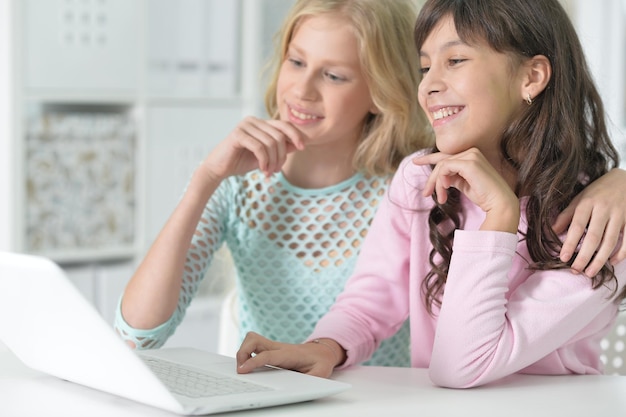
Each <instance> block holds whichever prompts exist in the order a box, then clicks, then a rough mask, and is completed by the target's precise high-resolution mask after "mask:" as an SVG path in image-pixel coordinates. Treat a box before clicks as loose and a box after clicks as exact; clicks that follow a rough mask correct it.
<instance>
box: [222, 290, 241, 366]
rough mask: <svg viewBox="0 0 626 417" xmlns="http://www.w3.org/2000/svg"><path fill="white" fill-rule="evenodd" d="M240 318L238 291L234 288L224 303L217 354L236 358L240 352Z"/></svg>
mask: <svg viewBox="0 0 626 417" xmlns="http://www.w3.org/2000/svg"><path fill="white" fill-rule="evenodd" d="M240 343H241V341H240V340H239V316H238V314H237V291H236V288H235V287H233V288H232V289H231V290H230V291H229V292H228V294H226V296H225V297H224V300H223V301H222V308H221V311H220V321H219V337H218V346H217V352H218V353H220V354H222V355H226V356H232V357H234V356H235V354H236V353H237V350H239V345H240Z"/></svg>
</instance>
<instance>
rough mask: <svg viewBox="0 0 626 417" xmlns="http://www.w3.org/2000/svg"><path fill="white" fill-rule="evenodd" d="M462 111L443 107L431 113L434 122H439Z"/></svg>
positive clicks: (457, 108)
mask: <svg viewBox="0 0 626 417" xmlns="http://www.w3.org/2000/svg"><path fill="white" fill-rule="evenodd" d="M462 109H463V107H444V108H442V109H439V110H437V111H435V112H433V113H432V115H433V119H434V120H441V119H443V118H446V117H449V116H452V115H453V114H457V113H458V112H460V111H461V110H462Z"/></svg>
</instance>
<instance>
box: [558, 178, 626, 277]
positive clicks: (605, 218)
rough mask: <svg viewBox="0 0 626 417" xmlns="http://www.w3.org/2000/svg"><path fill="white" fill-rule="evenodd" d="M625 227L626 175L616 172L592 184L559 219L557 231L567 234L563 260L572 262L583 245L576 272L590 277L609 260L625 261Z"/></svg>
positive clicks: (575, 268) (562, 253)
mask: <svg viewBox="0 0 626 417" xmlns="http://www.w3.org/2000/svg"><path fill="white" fill-rule="evenodd" d="M625 225H626V171H624V170H622V169H613V170H611V171H609V172H608V173H607V174H605V175H604V176H602V177H600V178H598V179H597V180H596V181H594V182H592V183H591V184H589V185H588V186H587V187H586V188H585V189H584V190H583V191H582V192H581V193H580V194H578V195H577V196H576V198H574V200H572V202H571V203H570V205H569V206H567V208H566V209H565V210H563V212H561V213H560V214H559V216H558V217H557V218H556V221H555V222H554V225H553V229H554V231H555V232H556V233H562V232H564V231H565V230H567V236H566V238H565V241H564V242H563V247H562V248H561V254H560V258H561V260H562V261H563V262H567V261H569V260H570V259H571V258H572V256H573V254H574V251H575V250H576V248H577V247H578V245H579V244H580V249H579V251H578V254H577V255H576V258H575V259H574V262H573V263H572V269H573V270H574V271H578V272H583V271H584V273H585V274H586V275H587V276H590V277H592V276H595V275H596V274H597V273H598V272H599V271H600V269H601V268H602V266H603V265H604V264H605V263H606V261H607V260H609V257H610V262H611V264H613V265H615V264H616V263H618V262H620V261H623V260H624V259H626V241H625V240H624V226H625ZM568 226H569V228H568ZM583 236H584V238H583ZM581 240H582V242H581Z"/></svg>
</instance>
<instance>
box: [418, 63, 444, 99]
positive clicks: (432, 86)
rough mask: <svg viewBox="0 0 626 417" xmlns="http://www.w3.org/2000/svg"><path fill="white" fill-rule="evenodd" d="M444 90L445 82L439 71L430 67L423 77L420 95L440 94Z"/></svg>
mask: <svg viewBox="0 0 626 417" xmlns="http://www.w3.org/2000/svg"><path fill="white" fill-rule="evenodd" d="M443 88H444V82H443V78H442V77H441V73H440V72H439V71H438V70H437V69H435V68H433V67H430V68H429V69H428V71H426V72H425V73H424V74H423V75H422V81H421V82H420V84H419V93H420V94H421V95H424V96H428V95H431V94H433V93H437V92H440V91H441V90H443Z"/></svg>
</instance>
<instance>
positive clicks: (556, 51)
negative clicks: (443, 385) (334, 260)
mask: <svg viewBox="0 0 626 417" xmlns="http://www.w3.org/2000/svg"><path fill="white" fill-rule="evenodd" d="M447 16H451V17H452V18H453V20H454V24H455V27H456V31H457V33H458V35H459V37H460V39H461V40H462V41H464V42H466V43H468V44H470V45H471V44H476V43H483V42H486V43H487V44H488V45H489V46H491V47H492V48H493V49H494V50H495V51H497V52H500V53H505V54H507V55H509V57H511V59H512V62H513V63H521V62H524V61H526V60H527V59H529V58H532V57H533V56H536V55H544V56H546V57H547V58H548V59H549V61H550V64H551V66H552V77H551V79H550V81H549V83H548V85H547V86H546V88H545V90H544V91H543V92H542V93H541V94H539V95H538V96H537V97H536V98H535V99H534V102H533V104H532V105H531V106H525V109H524V110H523V111H522V113H521V114H519V116H518V117H517V118H516V119H515V120H514V121H513V123H511V125H510V126H509V127H508V129H507V130H506V131H505V132H504V133H503V135H502V138H501V152H502V159H503V161H506V163H508V164H509V165H510V166H511V167H513V168H514V169H515V170H516V171H517V173H518V176H517V184H516V189H515V192H516V194H517V195H518V196H526V197H527V198H528V202H527V206H526V215H527V221H528V229H527V231H526V233H525V241H526V245H527V247H528V251H529V253H530V257H531V259H530V260H529V263H530V265H529V267H530V268H531V269H534V270H547V269H563V268H568V267H569V266H570V265H571V261H570V262H569V263H567V264H566V263H563V262H561V261H560V260H559V257H558V254H559V251H560V249H561V246H562V242H561V240H560V239H559V237H558V236H557V235H556V234H555V233H554V232H553V230H552V227H551V225H552V224H553V222H554V220H555V216H556V215H557V214H558V213H559V212H560V211H562V210H563V209H564V208H565V207H567V205H568V204H569V203H570V202H571V201H572V199H573V198H574V197H575V196H576V195H577V194H578V193H579V192H580V191H581V190H582V189H583V188H585V186H586V185H587V184H589V183H591V182H593V181H594V180H596V179H597V178H599V177H601V176H602V175H604V174H605V173H606V172H607V171H608V170H609V169H611V168H613V167H615V166H617V165H619V154H618V152H617V150H616V149H615V147H614V146H613V144H612V143H611V140H610V137H609V134H608V132H607V127H606V123H605V117H606V116H605V113H604V106H603V104H602V100H601V99H600V96H599V94H598V91H597V89H596V86H595V84H594V82H593V80H592V77H591V75H590V71H589V68H588V66H587V63H586V60H585V56H584V53H583V49H582V46H581V45H580V41H579V40H578V36H577V34H576V31H575V29H574V27H573V25H572V23H571V22H570V19H569V17H568V16H567V14H566V12H565V10H564V9H563V8H562V7H561V5H560V4H559V2H558V1H557V0H429V1H427V2H426V3H425V5H424V6H423V7H422V9H421V11H420V14H419V16H418V18H417V21H416V24H415V31H414V38H415V45H416V47H417V50H418V51H419V50H420V49H421V47H422V45H423V43H424V42H425V40H426V38H427V37H428V35H429V34H430V32H431V31H432V30H433V28H434V27H435V26H436V25H437V24H438V22H440V21H441V19H442V18H444V17H447ZM435 201H436V200H435ZM460 213H461V206H460V199H459V193H458V191H457V190H452V191H451V192H450V196H449V198H448V201H447V202H446V204H443V205H439V204H437V205H436V206H435V207H434V208H433V209H432V210H431V212H430V217H429V226H430V240H431V242H432V244H433V250H432V251H431V254H430V264H431V271H430V272H429V273H428V274H427V276H426V277H425V279H424V281H423V284H422V291H423V294H424V299H425V302H426V306H427V308H428V309H429V311H430V312H431V313H432V306H433V305H439V306H440V305H441V296H442V293H443V290H444V285H445V282H446V278H447V274H448V268H449V265H450V258H451V255H452V238H453V232H454V229H455V228H460V227H461V226H462V225H461V222H462V219H461V216H460ZM436 254H440V255H441V257H442V258H443V260H442V261H441V262H440V263H437V262H436V261H435V259H436V257H435V256H436ZM572 259H573V258H572ZM610 281H614V283H615V284H617V279H616V277H615V274H614V272H613V268H612V266H610V265H609V264H608V263H607V264H606V265H605V266H604V267H603V268H602V270H601V271H600V273H599V274H598V275H596V276H594V277H591V282H592V285H593V288H594V289H595V288H598V287H600V286H602V285H605V284H607V283H609V282H610ZM616 288H617V287H616ZM624 297H626V290H624V291H622V292H621V293H620V294H619V296H618V297H617V300H623V299H624Z"/></svg>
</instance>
